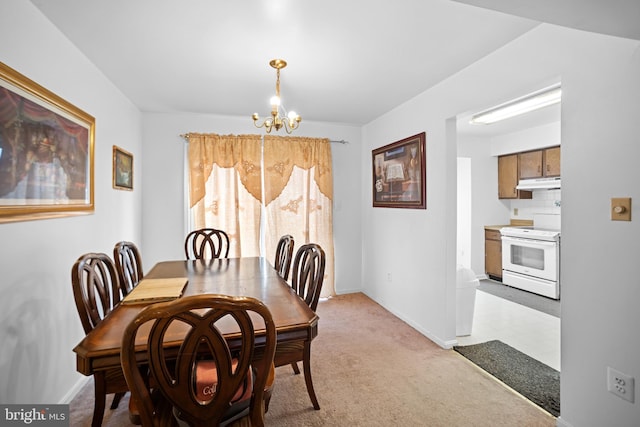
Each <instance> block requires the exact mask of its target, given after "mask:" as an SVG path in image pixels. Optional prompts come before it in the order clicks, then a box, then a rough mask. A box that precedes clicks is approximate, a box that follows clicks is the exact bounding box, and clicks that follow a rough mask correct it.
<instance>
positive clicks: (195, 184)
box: [185, 133, 333, 207]
mask: <svg viewBox="0 0 640 427" xmlns="http://www.w3.org/2000/svg"><path fill="white" fill-rule="evenodd" d="M185 136H186V138H187V140H188V141H189V174H190V176H189V179H190V192H189V205H190V206H191V207H193V206H194V205H195V204H196V203H197V202H198V201H199V200H201V199H202V198H203V197H204V194H205V183H206V182H207V180H208V179H209V176H210V175H211V170H212V168H213V165H214V164H216V165H218V167H221V168H231V167H233V168H235V169H236V171H237V173H238V175H239V177H240V181H241V182H242V185H244V187H245V188H246V189H247V191H248V192H249V193H250V194H251V195H252V196H253V197H255V198H256V200H261V199H262V198H261V181H260V180H261V171H260V163H261V162H260V161H261V159H262V149H261V140H262V137H261V136H260V135H218V134H213V133H209V134H200V133H189V134H187V135H185ZM294 166H297V167H299V168H301V169H305V170H306V169H311V168H312V167H314V166H315V172H314V179H315V181H316V183H317V185H318V188H319V189H320V191H321V192H322V194H324V195H325V196H326V197H327V198H329V199H330V200H333V180H332V175H331V145H330V142H329V139H327V138H307V137H282V136H271V135H267V136H265V137H264V168H265V170H264V174H265V205H268V204H269V203H271V202H272V201H273V200H275V199H276V198H277V197H278V196H279V195H280V193H282V190H283V189H284V187H285V186H286V185H287V182H289V178H290V177H291V172H292V171H293V167H294Z"/></svg>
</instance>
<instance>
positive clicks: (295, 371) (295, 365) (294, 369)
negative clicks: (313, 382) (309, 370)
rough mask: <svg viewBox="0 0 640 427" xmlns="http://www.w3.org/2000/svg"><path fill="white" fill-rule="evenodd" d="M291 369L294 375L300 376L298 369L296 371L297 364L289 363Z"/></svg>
mask: <svg viewBox="0 0 640 427" xmlns="http://www.w3.org/2000/svg"><path fill="white" fill-rule="evenodd" d="M291 367H292V368H293V373H294V374H296V375H300V369H298V363H297V362H291Z"/></svg>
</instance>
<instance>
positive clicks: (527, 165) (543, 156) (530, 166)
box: [518, 146, 560, 179]
mask: <svg viewBox="0 0 640 427" xmlns="http://www.w3.org/2000/svg"><path fill="white" fill-rule="evenodd" d="M518 161H519V163H520V165H519V170H518V174H519V177H520V179H527V178H542V177H545V176H548V177H553V176H560V147H559V146H558V147H551V148H545V149H543V150H534V151H526V152H524V153H519V154H518Z"/></svg>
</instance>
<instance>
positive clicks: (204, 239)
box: [184, 228, 229, 259]
mask: <svg viewBox="0 0 640 427" xmlns="http://www.w3.org/2000/svg"><path fill="white" fill-rule="evenodd" d="M184 253H185V256H186V257H187V259H211V258H227V257H228V256H229V236H228V235H227V233H225V232H224V231H222V230H217V229H215V228H201V229H199V230H194V231H192V232H190V233H189V234H187V237H186V238H185V240H184Z"/></svg>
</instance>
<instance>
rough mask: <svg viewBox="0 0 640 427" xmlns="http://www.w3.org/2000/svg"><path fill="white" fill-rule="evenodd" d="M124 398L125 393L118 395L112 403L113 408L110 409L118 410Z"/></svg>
mask: <svg viewBox="0 0 640 427" xmlns="http://www.w3.org/2000/svg"><path fill="white" fill-rule="evenodd" d="M123 396H124V393H116V394H115V395H114V396H113V400H112V401H111V407H110V408H109V409H118V405H119V404H120V399H122V397H123Z"/></svg>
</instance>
